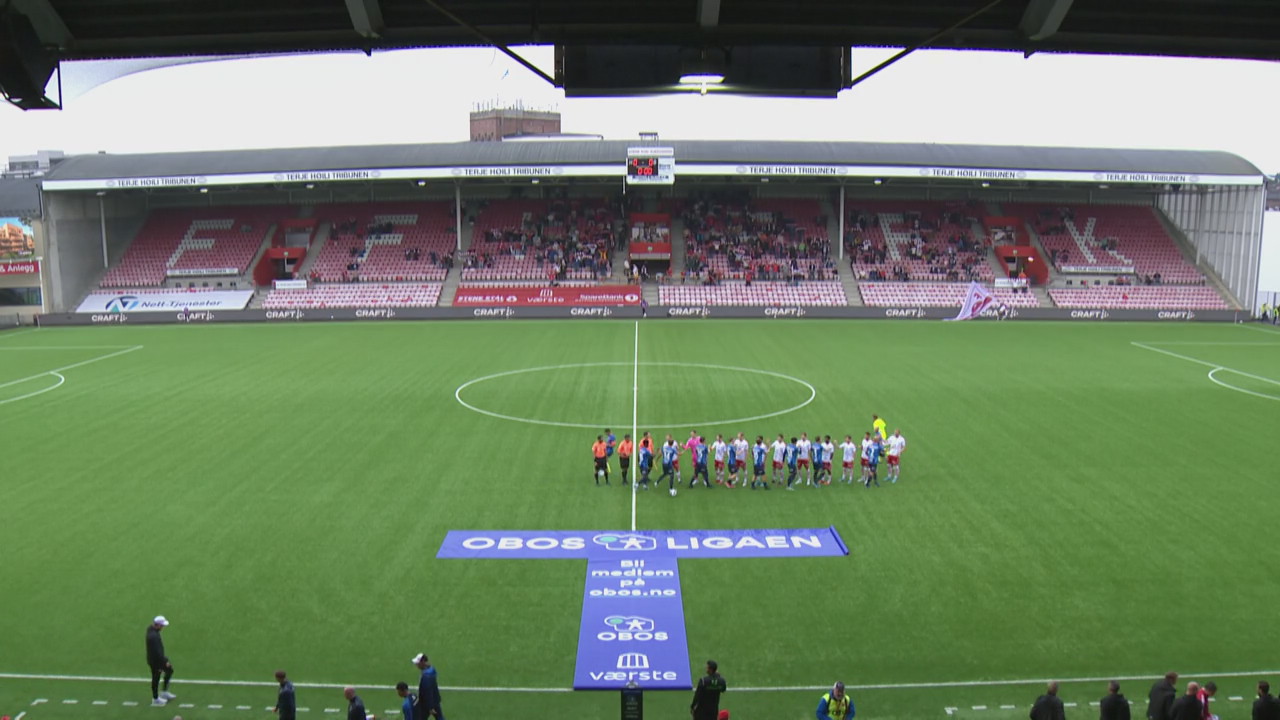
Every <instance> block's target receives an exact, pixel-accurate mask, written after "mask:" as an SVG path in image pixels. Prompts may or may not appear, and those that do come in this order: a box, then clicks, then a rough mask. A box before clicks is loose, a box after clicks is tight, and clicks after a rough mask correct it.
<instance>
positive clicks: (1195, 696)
mask: <svg viewBox="0 0 1280 720" xmlns="http://www.w3.org/2000/svg"><path fill="white" fill-rule="evenodd" d="M1199 695H1200V683H1197V682H1189V683H1187V692H1186V694H1185V695H1183V696H1182V697H1180V698H1178V699H1177V700H1174V701H1173V705H1171V706H1170V707H1169V720H1200V698H1199Z"/></svg>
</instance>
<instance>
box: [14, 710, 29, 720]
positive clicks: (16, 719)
mask: <svg viewBox="0 0 1280 720" xmlns="http://www.w3.org/2000/svg"><path fill="white" fill-rule="evenodd" d="M26 716H27V711H26V710H23V711H22V712H20V713H18V714H17V715H15V716H14V718H13V720H22V718H24V717H26Z"/></svg>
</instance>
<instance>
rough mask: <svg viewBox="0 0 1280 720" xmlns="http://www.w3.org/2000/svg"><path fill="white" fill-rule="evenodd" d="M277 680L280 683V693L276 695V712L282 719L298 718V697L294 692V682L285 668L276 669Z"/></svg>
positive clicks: (291, 719) (293, 719) (292, 719)
mask: <svg viewBox="0 0 1280 720" xmlns="http://www.w3.org/2000/svg"><path fill="white" fill-rule="evenodd" d="M276 682H278V683H280V694H279V695H278V696H276V707H275V710H274V712H275V713H276V714H277V715H279V716H280V720H298V698H297V696H296V695H294V694H293V683H291V682H289V678H287V677H286V676H285V673H284V671H283V670H277V671H276Z"/></svg>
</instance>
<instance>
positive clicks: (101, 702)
mask: <svg viewBox="0 0 1280 720" xmlns="http://www.w3.org/2000/svg"><path fill="white" fill-rule="evenodd" d="M93 704H94V705H106V704H107V701H106V700H94V701H93Z"/></svg>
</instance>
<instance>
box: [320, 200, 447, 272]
mask: <svg viewBox="0 0 1280 720" xmlns="http://www.w3.org/2000/svg"><path fill="white" fill-rule="evenodd" d="M452 209H453V204H452V203H447V202H382V203H336V204H330V205H318V206H316V211H315V217H316V218H317V219H318V220H320V221H321V222H327V223H330V224H331V225H332V229H331V231H330V233H329V240H328V242H326V243H325V245H324V247H323V248H321V250H320V255H319V256H318V257H317V258H316V261H315V264H314V265H313V266H312V268H311V278H312V279H313V280H319V281H321V282H345V281H349V280H359V281H364V282H413V281H418V282H440V281H443V280H444V278H445V275H447V274H448V272H449V267H450V263H451V262H452V259H453V255H454V252H455V249H456V247H457V236H456V228H455V225H454V220H453V214H452Z"/></svg>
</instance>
